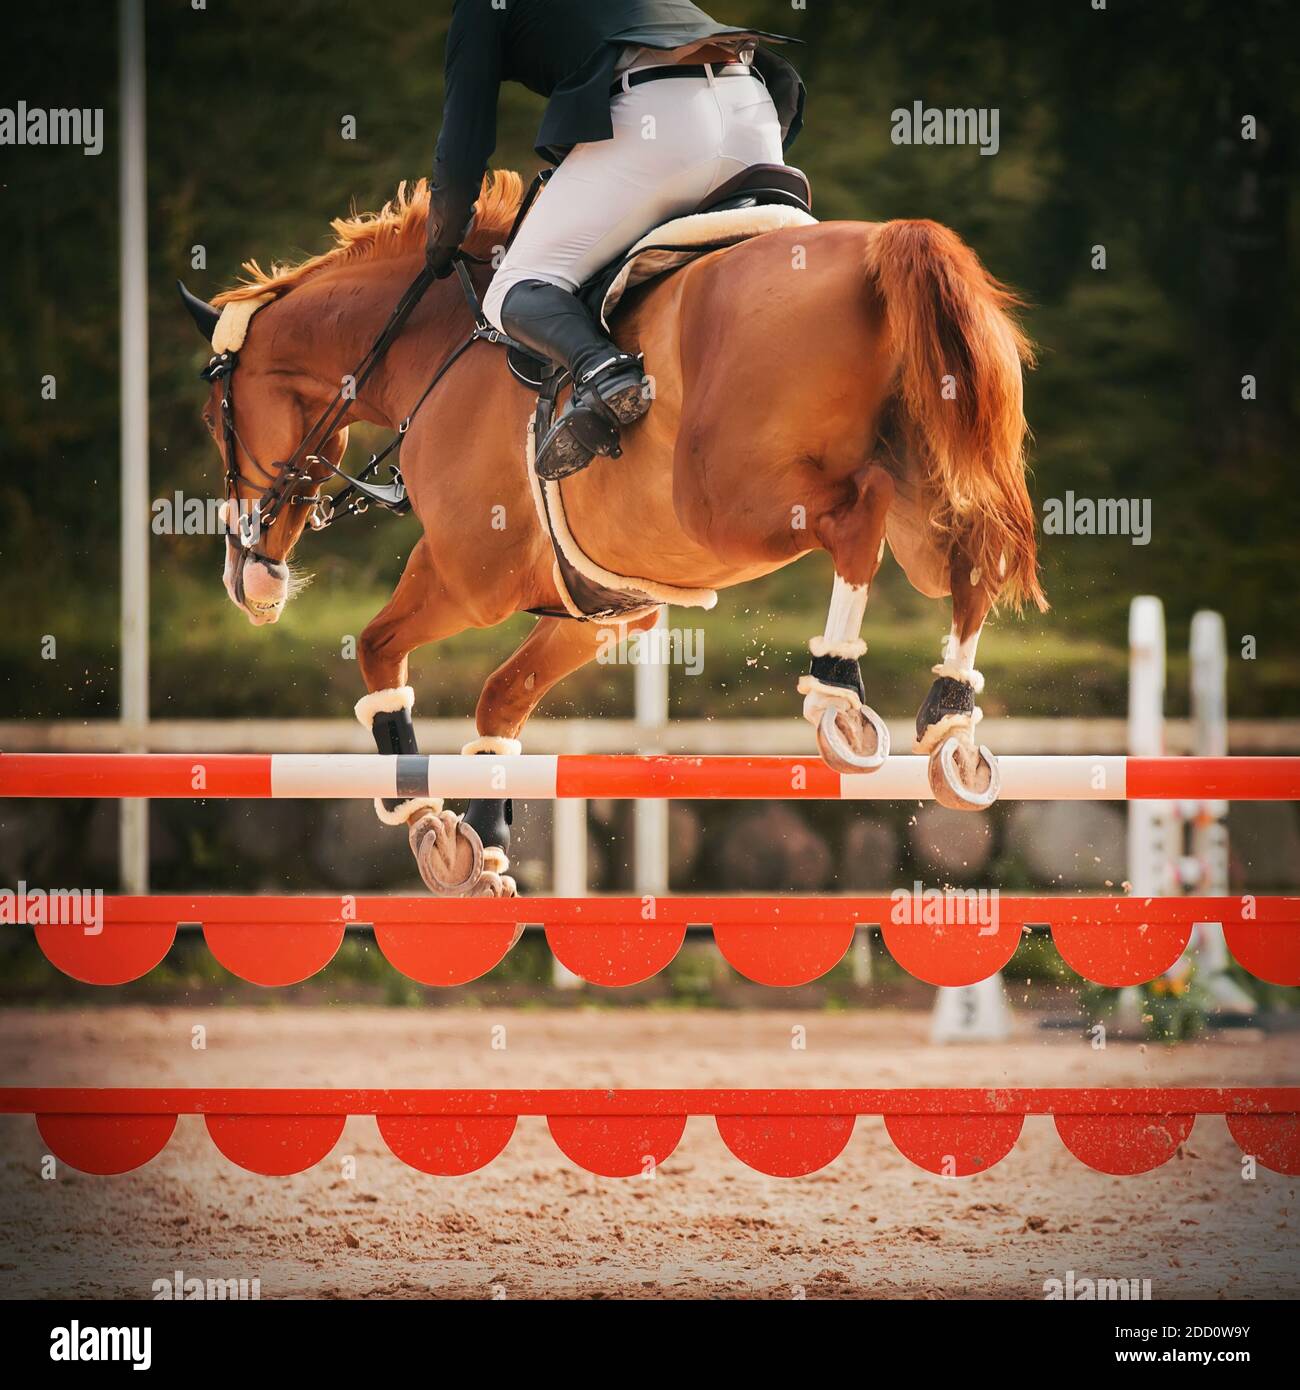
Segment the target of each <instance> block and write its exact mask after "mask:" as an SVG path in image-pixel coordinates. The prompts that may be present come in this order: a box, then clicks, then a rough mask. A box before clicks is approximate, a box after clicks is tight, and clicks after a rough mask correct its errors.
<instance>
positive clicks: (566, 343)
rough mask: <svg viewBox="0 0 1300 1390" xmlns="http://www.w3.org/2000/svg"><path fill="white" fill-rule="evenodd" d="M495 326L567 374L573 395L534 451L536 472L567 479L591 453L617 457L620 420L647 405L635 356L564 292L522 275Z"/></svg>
mask: <svg viewBox="0 0 1300 1390" xmlns="http://www.w3.org/2000/svg"><path fill="white" fill-rule="evenodd" d="M501 326H502V327H503V328H504V329H505V330H506V332H507V333H509V335H510V336H511V337H512V338H514V339H516V340H517V341H519V342H521V343H523V345H524V346H525V347H527V348H530V349H531V350H532V351H533V352H539V353H541V354H542V356H543V357H548V358H550V360H551V361H552V362H557V363H560V364H561V365H562V366H565V367H567V368H568V369H569V372H570V374H571V375H572V377H573V394H572V396H571V398H570V400H569V402H568V404H567V405H566V406H565V408H564V410H563V411H561V412H560V415H559V417H558V418H557V420H556V421H555V424H554V425H553V426H552V427H551V429H550V430H549V432H548V433H547V435H546V438H545V439H544V440H543V441H542V443H541V445H540V447H539V448H538V450H537V464H536V466H537V475H538V477H540V478H546V479H555V478H565V477H568V475H569V474H570V473H577V472H578V471H579V470H580V469H583V468H586V466H587V465H588V464H589V463H590V462H591V460H592V459H593V458H594V457H595V456H596V455H597V454H609V455H612V456H613V457H614V458H617V457H618V455H619V452H620V451H619V444H618V440H619V426H620V425H629V424H631V423H632V421H634V420H639V419H640V418H641V417H642V416H643V415H644V414H645V413H646V411H647V410H649V409H650V384H649V382H648V381H647V380H646V378H645V373H644V372H643V371H642V370H641V359H640V358H638V357H633V356H631V355H630V354H629V353H626V352H623V351H622V350H621V349H620V348H617V347H615V345H614V344H613V343H611V342H610V340H609V339H608V338H607V337H606V336H605V335H604V334H603V333H602V332H601V331H600V329H598V328H597V327H596V325H595V323H593V322H592V318H591V315H590V314H588V312H587V310H586V309H585V308H584V307H583V305H582V304H581V303H580V302H579V301H578V300H577V299H576V298H575V297H574V296H573V295H571V294H570V293H569V292H568V290H565V289H561V288H560V286H559V285H552V284H550V283H549V282H547V281H545V280H522V281H520V283H519V284H517V285H515V286H514V287H513V288H512V289H511V290H510V292H509V293H508V294H507V295H506V297H505V299H504V301H503V302H502V305H501Z"/></svg>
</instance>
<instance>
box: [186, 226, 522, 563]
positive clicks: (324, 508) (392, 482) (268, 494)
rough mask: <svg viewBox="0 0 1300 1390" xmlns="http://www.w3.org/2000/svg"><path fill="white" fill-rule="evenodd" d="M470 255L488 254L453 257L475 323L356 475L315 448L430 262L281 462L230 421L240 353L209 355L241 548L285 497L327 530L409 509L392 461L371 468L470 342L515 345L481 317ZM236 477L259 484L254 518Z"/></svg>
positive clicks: (429, 278) (414, 295)
mask: <svg viewBox="0 0 1300 1390" xmlns="http://www.w3.org/2000/svg"><path fill="white" fill-rule="evenodd" d="M467 261H473V262H474V263H476V264H479V265H482V264H485V263H486V262H484V261H483V260H482V258H480V257H478V256H472V255H470V254H469V253H468V252H463V251H462V252H460V253H459V254H458V256H457V259H456V262H455V267H456V274H457V275H458V277H459V278H460V283H461V288H462V290H463V291H464V294H465V299H466V302H467V304H468V305H469V308H470V311H471V312H472V313H473V315H474V327H473V329H472V330H471V331H470V334H469V336H468V337H467V338H466V339H465V340H464V341H463V342H461V343H460V344H459V345H458V346H457V347H456V348H455V349H454V350H453V351H452V352H451V354H450V355H449V356H448V357H447V358H446V360H445V361H444V362H443V363H442V365H441V366H440V367H439V368H438V370H437V371H436V372H435V373H434V374H433V379H432V380H431V381H430V382H429V384H428V385H427V386H426V387H425V388H424V390H423V392H421V394H420V398H419V399H418V400H417V401H416V402H415V405H414V406H412V408H411V410H410V412H409V413H408V414H407V416H406V418H405V419H404V420H403V421H402V422H401V424H400V425H398V427H397V434H396V435H395V436H394V438H393V439H392V440H391V441H390V442H389V443H388V444H387V445H386V446H385V447H384V448H383V449H382V450H380V452H379V453H377V454H372V455H371V456H370V458H369V460H368V461H367V462H366V465H365V467H363V468H362V469H360V470H359V471H358V472H357V473H356V474H355V475H354V474H351V473H348V472H347V471H346V470H344V469H343V468H340V467H339V465H338V464H336V463H332V462H331V461H330V460H329V459H327V458H325V457H324V456H323V455H322V454H320V453H319V452H313V451H314V450H319V449H321V448H322V447H323V445H324V443H325V441H326V440H328V439H330V438H332V437H333V435H334V434H335V433H336V432H337V431H338V429H339V427H340V426H341V425H342V423H343V421H344V420H345V418H346V417H347V414H348V411H349V410H350V409H351V407H352V405H353V404H354V402H355V400H356V397H357V395H358V394H359V393H360V391H361V388H362V387H363V386H364V385H365V383H366V382H367V381H368V380H369V379H370V377H371V375H372V374H373V372H374V371H375V369H376V368H377V367H378V366H379V364H380V362H381V361H382V360H383V357H384V354H385V353H386V352H387V351H388V349H389V347H390V346H391V345H392V343H393V340H394V339H395V338H396V337H397V336H398V334H399V333H400V332H401V330H402V327H403V325H404V324H405V323H406V320H407V319H408V318H409V317H410V315H411V313H412V311H413V310H414V309H415V306H416V305H417V304H418V303H419V302H420V300H421V299H422V298H423V297H424V293H425V291H426V290H427V289H428V288H429V286H430V285H431V284H432V283H433V279H434V277H433V274H432V272H431V271H430V270H429V269H428V267H427V266H425V267H422V268H421V270H420V272H419V274H418V275H417V276H416V277H415V279H414V280H412V281H411V283H410V285H408V286H407V288H406V290H405V292H404V293H403V294H402V297H401V299H399V300H398V302H397V305H396V307H395V308H394V309H393V312H392V313H391V314H390V315H389V316H388V320H387V322H386V323H385V324H384V326H383V328H382V329H381V330H380V332H379V336H378V337H377V338H376V339H375V341H374V342H373V343H372V344H371V345H370V348H369V350H368V351H367V352H366V354H365V356H364V357H363V358H362V359H361V361H360V362H358V363H357V366H356V370H355V371H354V372H353V373H352V374H351V383H350V389H348V388H346V387H343V386H341V387H340V388H339V389H338V391H336V392H335V394H334V398H333V399H332V400H331V401H330V403H329V404H328V405H327V406H326V407H325V409H324V410H323V411H322V412H321V413H320V415H319V416H318V417H317V419H316V421H315V423H314V424H313V425H312V426H311V428H310V429H308V431H307V433H306V434H304V435H303V437H302V439H301V440H300V441H299V442H298V445H297V447H296V448H295V449H294V451H293V453H292V454H290V456H289V457H288V459H286V460H285V461H284V462H282V463H276V464H273V465H271V466H270V467H267V466H265V465H263V464H261V463H259V462H258V461H257V459H256V458H254V457H253V454H252V453H251V452H250V451H249V450H248V448H246V447H245V445H244V444H243V441H242V440H241V439H240V437H239V432H238V430H237V429H236V428H235V392H234V375H235V368H236V367H237V366H238V365H239V353H238V352H237V351H230V352H219V353H216V354H215V355H214V356H213V357H212V358H211V359H210V360H209V361H208V364H207V366H206V367H205V368H204V369H203V371H202V372H200V374H199V375H200V376H201V377H202V378H203V379H204V380H205V381H219V382H220V383H221V440H222V451H223V453H224V454H225V470H226V471H225V482H226V499H227V502H229V503H230V504H232V511H233V514H234V516H236V517H237V524H236V528H235V529H234V530H231V528H230V524H229V518H228V519H227V531H228V533H229V534H231V535H232V536H234V537H235V538H236V539H237V540H238V542H239V545H240V546H241V548H242V549H243V550H245V551H249V552H251V553H253V554H256V553H257V552H256V551H254V550H253V547H254V545H255V543H256V540H257V534H258V532H259V531H260V530H261V529H262V528H265V527H269V526H271V525H273V524H274V522H275V519H276V517H277V516H279V514H280V512H281V511H282V510H283V509H284V507H285V506H286V505H289V504H290V503H292V504H294V505H299V506H311V507H312V514H311V517H310V519H309V520H310V525H311V527H312V529H313V530H316V531H322V530H324V529H325V527H327V526H330V525H332V524H333V523H334V522H335V521H337V520H338V519H339V518H340V517H344V516H359V515H360V514H361V513H362V512H365V511H367V510H368V509H369V508H370V506H371V505H372V504H373V505H375V506H379V507H383V508H385V509H386V510H388V511H392V512H406V511H409V510H410V506H411V503H410V499H409V498H408V497H407V495H406V484H405V482H404V480H403V478H402V473H401V469H400V468H399V467H398V465H397V464H396V463H390V464H389V465H388V468H389V472H390V479H389V481H388V482H386V483H379V482H373V481H371V479H372V477H373V475H374V474H375V473H376V471H377V470H378V469H379V467H380V465H381V464H383V463H384V462H385V460H386V459H388V457H389V456H390V455H391V454H393V453H395V452H397V451H398V450H399V449H400V448H401V445H402V440H403V439H404V438H405V437H406V432H407V430H408V429H409V428H410V426H411V421H412V420H414V419H415V416H416V414H417V412H418V411H419V409H420V407H421V406H422V405H423V404H424V403H425V401H426V400H427V399H428V398H429V396H430V394H431V393H432V391H433V389H434V387H435V386H437V385H438V383H439V382H440V381H441V380H442V379H443V377H444V376H446V374H447V373H448V372H449V371H450V370H451V368H452V367H453V366H454V365H455V363H456V362H458V361H459V360H460V358H461V357H462V356H463V354H464V353H465V352H467V351H468V350H469V348H470V347H472V346H473V344H474V343H476V342H478V341H479V340H480V339H483V340H484V341H487V342H490V343H501V344H503V345H504V346H505V347H507V348H510V347H517V346H519V345H518V344H516V343H515V341H514V339H512V338H510V337H508V336H507V335H506V334H504V333H502V332H501V331H500V329H497V328H494V327H493V326H492V325H491V324H490V323H488V321H487V319H486V318H485V317H484V315H483V308H482V305H481V304H480V303H479V298H478V294H477V292H476V291H475V289H474V284H473V282H472V281H471V279H470V276H469V271H468V269H467V268H466V262H467ZM240 449H243V451H244V454H245V456H246V457H247V459H248V460H249V462H250V463H251V464H253V466H254V467H255V468H256V469H257V471H258V472H260V473H262V474H264V475H265V477H266V478H267V479H268V480H269V481H266V482H258V481H256V480H254V479H252V478H248V477H246V476H245V475H244V474H243V473H241V472H240V470H239V450H240ZM313 466H315V467H316V468H323V469H324V470H325V471H326V473H327V474H332V475H333V476H334V477H336V478H341V479H342V480H343V484H344V485H343V487H342V488H341V489H340V490H339V491H338V492H335V493H333V494H327V493H323V492H321V490H320V487H319V484H320V483H321V482H324V481H325V479H324V478H316V477H313V474H312V468H313ZM241 482H242V483H244V484H245V485H246V486H248V487H251V488H254V489H256V490H257V492H258V494H259V500H258V502H257V504H256V507H255V509H254V512H255V517H256V522H255V523H254V521H253V519H252V518H249V517H246V516H245V515H244V514H243V513H242V512H241V511H240V508H239V501H240V499H239V492H238V484H239V483H241ZM304 483H306V484H308V485H309V487H311V488H312V489H314V490H312V491H306V492H304V491H300V490H299V489H300V487H301V486H302V484H304ZM258 558H259V559H264V558H265V557H262V556H260V555H259V556H258Z"/></svg>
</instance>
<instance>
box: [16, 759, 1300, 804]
mask: <svg viewBox="0 0 1300 1390" xmlns="http://www.w3.org/2000/svg"><path fill="white" fill-rule="evenodd" d="M999 766H1000V768H1001V772H1002V800H1004V801H1151V800H1157V801H1165V800H1175V799H1185V800H1211V799H1221V800H1225V801H1292V800H1300V758H1294V757H1246V758H1181V757H1179V758H1160V757H1124V756H1122V755H1114V756H1097V757H1090V756H1057V755H1045V756H1041V757H1039V756H1012V757H1004V758H1001V759H1000V760H999ZM926 767H927V760H926V759H925V758H921V757H894V758H890V759H889V761H888V762H887V763H886V764H885V766H884V767H883V768H881V769H880V770H879V771H878V772H874V773H854V774H851V775H842V774H840V773H837V772H832V771H831V769H830V768H828V767H827V766H826V765H825V764H824V763H823V762H822V761H821V760H820V759H819V758H815V757H813V758H789V757H715V756H709V757H689V756H668V755H659V756H646V757H638V756H631V755H628V756H625V755H617V754H570V753H561V754H558V755H538V754H522V755H520V756H518V757H499V758H498V757H490V756H484V755H480V756H478V757H463V756H461V755H460V754H454V753H453V754H431V755H427V756H426V755H422V754H421V755H413V756H407V757H385V756H380V755H379V754H348V753H324V754H304V753H262V754H243V753H225V754H222V753H214V754H203V753H190V754H182V753H135V754H132V753H0V796H3V797H62V798H68V797H152V798H158V799H169V798H170V799H177V798H180V799H187V800H206V799H209V798H217V799H222V798H232V797H238V798H251V799H263V798H276V799H290V800H293V799H333V798H354V797H355V798H365V799H370V798H372V797H376V796H379V797H397V796H401V797H410V796H425V795H433V796H446V797H518V798H520V799H521V800H525V801H527V800H530V799H531V800H553V799H556V798H570V797H610V798H614V799H619V798H625V799H638V798H656V799H657V798H674V799H679V800H724V801H752V800H764V801H766V800H803V801H837V800H842V801H894V800H902V801H921V800H929V799H931V795H932V793H931V791H930V784H929V779H928V777H927V773H926Z"/></svg>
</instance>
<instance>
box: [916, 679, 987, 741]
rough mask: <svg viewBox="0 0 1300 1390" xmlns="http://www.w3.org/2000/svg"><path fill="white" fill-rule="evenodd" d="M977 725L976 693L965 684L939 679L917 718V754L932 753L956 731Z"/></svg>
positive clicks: (931, 688) (964, 682)
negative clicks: (955, 729) (959, 728)
mask: <svg viewBox="0 0 1300 1390" xmlns="http://www.w3.org/2000/svg"><path fill="white" fill-rule="evenodd" d="M974 725H975V691H974V688H973V687H972V686H971V685H969V684H968V683H967V682H966V681H959V680H954V679H953V678H952V677H951V676H940V677H939V679H938V680H936V681H935V682H934V684H933V685H932V686H931V687H930V693H929V694H928V695H927V696H926V697H925V700H924V702H923V703H922V705H921V708H920V709H919V710H918V711H917V714H916V741H915V742H914V743H913V745H912V751H913V752H914V753H929V752H930V751H931V750H932V749H933V748H935V747H937V746H938V744H939V743H941V742H942V741H943V739H944V738H946V737H947V735H948V734H949V733H950V732H951V731H952V730H953V729H954V728H956V727H962V728H966V729H971V728H973V727H974Z"/></svg>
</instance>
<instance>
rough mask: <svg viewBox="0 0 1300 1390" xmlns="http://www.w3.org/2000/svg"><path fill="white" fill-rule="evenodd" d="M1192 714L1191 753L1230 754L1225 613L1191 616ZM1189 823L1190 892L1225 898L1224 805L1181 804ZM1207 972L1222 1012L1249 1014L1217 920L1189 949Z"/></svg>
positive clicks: (1199, 930)
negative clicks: (1231, 968)
mask: <svg viewBox="0 0 1300 1390" xmlns="http://www.w3.org/2000/svg"><path fill="white" fill-rule="evenodd" d="M1189 655H1190V657H1191V697H1192V698H1191V714H1192V735H1193V739H1194V742H1193V745H1192V748H1193V751H1194V752H1195V753H1197V754H1198V755H1200V756H1202V757H1210V758H1222V757H1226V756H1227V753H1228V639H1227V631H1226V628H1225V627H1224V622H1223V616H1222V614H1219V613H1212V612H1210V611H1209V610H1207V609H1202V610H1201V611H1200V612H1199V613H1196V614H1194V615H1193V617H1192V630H1191V636H1190V638H1189ZM1180 809H1181V811H1182V814H1183V817H1184V819H1185V820H1187V821H1189V822H1190V823H1191V846H1190V848H1191V853H1190V854H1189V855H1188V856H1187V859H1186V860H1185V861H1184V872H1183V875H1182V878H1183V883H1184V885H1185V887H1186V890H1187V891H1188V892H1189V893H1200V894H1205V895H1207V896H1208V895H1211V894H1212V895H1214V896H1216V897H1226V896H1227V894H1228V892H1229V887H1228V803H1227V802H1226V801H1194V802H1190V803H1185V804H1183V805H1182V806H1181V808H1180ZM1188 951H1189V953H1190V954H1191V955H1192V956H1193V958H1194V959H1195V960H1196V963H1197V966H1198V968H1199V969H1200V971H1201V972H1202V974H1203V975H1204V976H1205V982H1206V986H1207V988H1208V989H1209V992H1210V997H1211V999H1212V1000H1213V1002H1214V1006H1215V1009H1216V1010H1217V1011H1218V1012H1219V1013H1221V1014H1252V1013H1254V1011H1255V1001H1254V999H1253V998H1252V997H1251V996H1250V995H1249V994H1248V993H1247V992H1246V991H1245V990H1244V989H1243V988H1242V987H1241V986H1240V985H1239V984H1238V983H1237V981H1236V980H1234V979H1233V978H1232V975H1231V973H1230V970H1229V967H1230V965H1231V963H1232V962H1231V957H1230V955H1229V952H1228V943H1227V941H1226V940H1225V939H1224V935H1223V924H1222V923H1221V922H1198V923H1197V924H1196V926H1195V929H1194V930H1193V933H1192V940H1191V943H1190V945H1189V947H1188Z"/></svg>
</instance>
